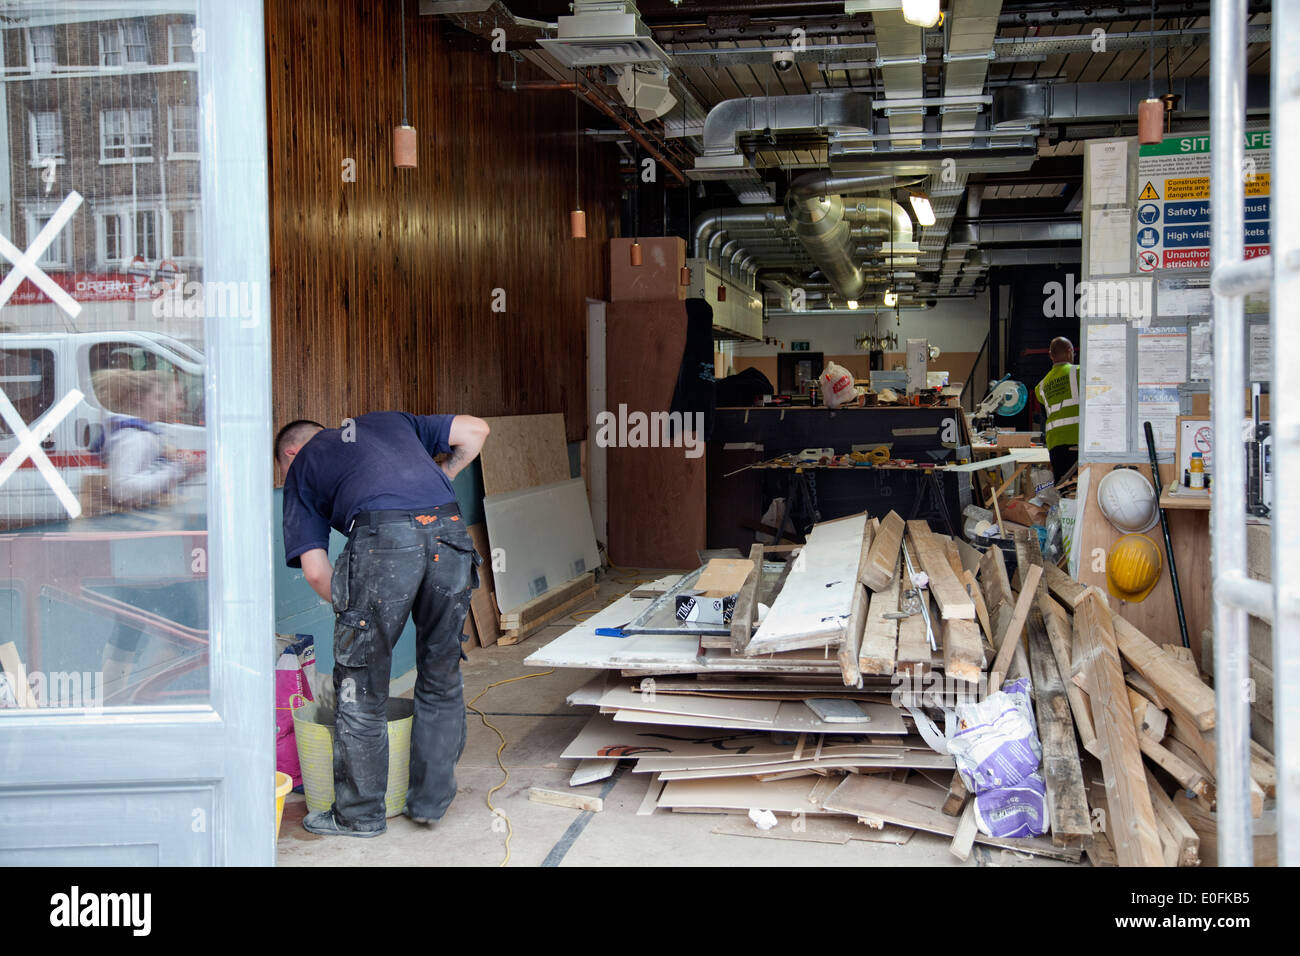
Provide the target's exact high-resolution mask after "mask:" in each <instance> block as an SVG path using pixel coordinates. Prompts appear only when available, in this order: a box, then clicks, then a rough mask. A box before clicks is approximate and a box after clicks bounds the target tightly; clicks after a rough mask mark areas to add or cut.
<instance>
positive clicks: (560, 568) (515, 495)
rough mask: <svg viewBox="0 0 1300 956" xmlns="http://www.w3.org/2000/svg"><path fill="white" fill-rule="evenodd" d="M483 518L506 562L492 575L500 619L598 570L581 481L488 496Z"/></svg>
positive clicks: (493, 545)
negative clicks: (579, 577) (594, 569)
mask: <svg viewBox="0 0 1300 956" xmlns="http://www.w3.org/2000/svg"><path fill="white" fill-rule="evenodd" d="M483 514H484V516H485V517H486V519H487V526H488V540H489V541H491V542H492V550H493V552H495V553H499V554H500V555H501V556H502V558H503V560H502V562H501V563H500V566H499V567H498V568H497V569H495V570H494V581H495V583H496V592H497V605H498V606H499V607H500V608H501V613H502V614H509V613H510V612H511V611H513V610H514V609H515V608H517V607H519V606H520V605H521V604H527V603H528V602H529V601H531V600H532V599H533V598H535V597H540V596H541V595H543V594H545V593H546V592H547V591H549V590H551V589H552V588H557V587H559V586H560V585H562V584H564V583H566V582H568V581H572V580H573V579H574V578H576V577H578V576H579V575H581V574H584V573H586V572H587V571H589V570H591V569H592V568H595V567H598V566H599V565H600V552H599V551H597V550H596V533H595V531H594V530H593V529H592V524H591V508H590V506H589V505H588V504H587V490H586V485H585V484H584V482H583V480H582V479H581V478H573V479H571V480H569V481H557V482H554V483H552V484H549V485H542V486H540V487H537V488H524V489H521V490H519V491H511V492H508V493H507V494H503V495H488V496H487V497H486V498H484V499H483Z"/></svg>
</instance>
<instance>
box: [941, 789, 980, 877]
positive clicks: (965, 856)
mask: <svg viewBox="0 0 1300 956" xmlns="http://www.w3.org/2000/svg"><path fill="white" fill-rule="evenodd" d="M978 832H979V827H978V826H976V824H975V801H974V800H971V801H970V802H968V803H967V804H966V809H965V810H963V811H962V814H961V819H960V820H958V821H957V832H956V833H954V834H953V837H952V842H951V843H949V844H948V852H949V853H951V854H952V855H953V856H955V857H956V858H957V859H959V860H961V861H962V862H963V863H965V862H966V861H967V860H969V859H970V851H971V848H972V847H974V846H975V835H976V834H977V833H978Z"/></svg>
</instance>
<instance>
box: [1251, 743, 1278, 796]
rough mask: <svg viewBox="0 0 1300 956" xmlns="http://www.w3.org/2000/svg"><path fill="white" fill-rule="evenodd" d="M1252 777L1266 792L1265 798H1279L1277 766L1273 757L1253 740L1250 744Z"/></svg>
mask: <svg viewBox="0 0 1300 956" xmlns="http://www.w3.org/2000/svg"><path fill="white" fill-rule="evenodd" d="M1250 776H1251V779H1252V780H1254V781H1255V782H1256V783H1257V784H1259V786H1260V789H1261V790H1263V791H1264V796H1266V797H1268V798H1269V799H1270V800H1271V799H1273V798H1274V797H1276V796H1277V766H1276V765H1275V764H1274V762H1273V755H1272V754H1271V753H1269V752H1268V751H1267V750H1265V749H1264V748H1263V747H1261V746H1260V745H1259V744H1257V743H1255V741H1253V740H1252V741H1251V742H1250Z"/></svg>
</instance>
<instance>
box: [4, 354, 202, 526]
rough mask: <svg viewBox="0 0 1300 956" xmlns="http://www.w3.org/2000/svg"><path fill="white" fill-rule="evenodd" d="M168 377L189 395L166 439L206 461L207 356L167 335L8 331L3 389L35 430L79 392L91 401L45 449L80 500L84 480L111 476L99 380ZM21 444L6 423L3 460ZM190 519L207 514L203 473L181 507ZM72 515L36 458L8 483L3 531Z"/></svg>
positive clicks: (179, 500)
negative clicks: (130, 374) (106, 376)
mask: <svg viewBox="0 0 1300 956" xmlns="http://www.w3.org/2000/svg"><path fill="white" fill-rule="evenodd" d="M115 368H124V369H133V370H135V371H164V372H170V373H172V374H174V375H175V376H176V378H177V380H178V381H179V383H180V385H181V391H182V393H183V395H184V404H185V407H184V411H183V412H182V414H181V415H180V420H179V421H176V422H161V423H158V428H159V431H160V433H161V434H162V436H163V440H164V441H165V442H166V443H167V444H168V445H170V446H171V447H172V448H174V449H176V451H177V452H178V453H180V454H181V455H186V456H195V457H197V458H198V459H199V460H202V459H203V457H204V455H205V450H206V447H207V439H206V436H205V431H204V427H203V423H204V419H203V369H204V359H203V353H202V352H200V351H198V350H197V349H195V348H193V347H192V346H189V345H186V344H185V343H184V342H181V341H179V340H177V339H174V338H171V337H170V336H167V335H163V334H162V333H159V332H65V333H42V332H3V333H0V388H3V389H4V392H5V395H7V396H8V398H9V401H10V402H11V403H12V404H13V406H14V408H15V409H16V410H17V412H18V415H19V416H20V417H21V418H22V420H23V421H24V422H25V423H26V424H27V426H28V427H29V428H31V427H32V426H33V425H35V423H36V422H37V421H38V420H39V419H40V417H41V416H42V415H43V414H45V412H47V411H48V410H49V409H51V408H53V407H54V405H56V404H57V403H58V402H59V401H60V400H61V399H62V398H63V396H65V395H67V394H68V393H69V392H70V391H72V390H73V389H74V388H76V389H80V391H81V392H82V394H83V395H84V396H85V398H84V399H83V400H82V401H81V402H80V403H79V404H78V405H77V407H76V409H74V410H73V411H72V413H71V414H69V415H67V416H66V417H64V418H63V419H62V420H61V421H60V422H59V424H58V425H56V426H55V428H54V430H53V431H52V432H50V433H49V435H47V436H46V438H45V439H44V441H43V442H42V443H41V447H42V449H43V450H44V451H45V454H46V456H47V457H48V458H49V459H50V461H51V463H52V464H53V465H54V467H55V468H57V469H58V471H59V474H60V475H62V477H63V480H64V481H65V482H67V484H68V487H69V488H70V489H71V490H72V493H73V494H74V495H78V494H79V493H80V492H81V490H82V482H83V480H85V479H87V478H90V477H97V476H100V475H102V474H103V461H102V459H101V457H100V455H99V454H98V453H96V451H94V449H97V448H100V447H102V444H103V435H104V428H105V423H106V421H107V420H108V418H109V415H110V413H122V412H123V411H124V410H120V409H113V408H105V407H104V405H103V404H102V403H101V401H100V399H99V396H97V395H96V394H95V388H94V375H95V373H96V372H101V371H104V370H107V369H115ZM17 445H18V439H17V438H16V437H15V436H14V433H13V431H12V429H10V427H9V424H8V422H6V421H4V420H3V419H2V418H0V461H2V460H4V459H5V458H7V457H8V456H9V454H10V453H11V452H13V451H14V449H15V448H16V447H17ZM173 506H174V507H175V508H177V509H178V510H180V511H182V512H184V513H186V514H201V513H203V511H204V509H205V506H206V502H205V488H204V481H203V478H202V472H199V473H198V474H197V475H195V476H194V477H193V478H191V479H190V480H189V481H187V482H186V483H185V484H184V485H182V486H181V487H180V488H179V489H177V494H176V496H175V500H174V505H173ZM67 517H68V513H67V511H66V510H65V509H64V507H63V505H61V504H60V503H59V499H58V498H57V497H56V496H55V493H54V490H53V489H52V488H51V486H50V484H49V482H48V481H46V480H45V476H44V475H42V474H41V473H40V471H39V470H37V468H36V467H35V465H34V464H33V463H32V461H31V460H30V459H28V460H26V461H24V462H23V463H22V464H21V465H20V466H19V468H18V470H17V471H15V472H14V473H13V474H12V475H10V477H9V479H8V481H6V482H5V483H4V485H0V528H19V527H25V526H29V525H34V524H44V523H47V522H53V521H63V520H66V519H67Z"/></svg>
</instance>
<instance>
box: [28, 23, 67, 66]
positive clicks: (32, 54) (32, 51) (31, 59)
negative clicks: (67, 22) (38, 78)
mask: <svg viewBox="0 0 1300 956" xmlns="http://www.w3.org/2000/svg"><path fill="white" fill-rule="evenodd" d="M34 30H49V31H50V33H51V35H52V36H54V37H55V42H54V43H53V46H54V60H53V62H51V63H37V62H36V44H35V42H33V40H32V31H34ZM24 32H25V33H26V34H27V66H28V68H29V69H30V70H31V71H32V72H33V73H50V72H52V71H54V70H55V69H57V68H58V66H59V46H58V42H57V38H58V34H57V33H56V32H55V28H54V27H52V26H45V27H28V28H27V29H26V31H24Z"/></svg>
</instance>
